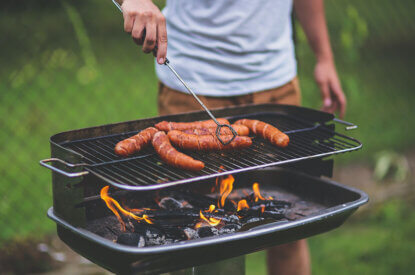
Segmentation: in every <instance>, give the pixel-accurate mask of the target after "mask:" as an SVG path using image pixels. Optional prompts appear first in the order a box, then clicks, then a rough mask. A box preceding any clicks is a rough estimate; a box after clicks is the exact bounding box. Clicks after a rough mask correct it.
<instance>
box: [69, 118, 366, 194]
mask: <svg viewBox="0 0 415 275" xmlns="http://www.w3.org/2000/svg"><path fill="white" fill-rule="evenodd" d="M244 117H245V118H253V119H259V120H262V121H265V122H267V123H270V124H272V125H274V126H276V127H278V128H279V129H280V130H282V131H284V132H285V133H287V134H288V135H289V136H290V144H289V146H288V147H286V148H278V147H275V146H273V145H271V144H270V143H269V142H268V141H266V140H264V139H262V138H258V137H255V138H254V139H253V144H252V146H251V147H250V148H246V149H243V150H238V151H229V152H184V153H186V154H188V155H190V156H192V157H193V158H195V159H198V160H201V161H203V162H204V163H205V168H204V169H203V170H202V171H198V172H190V171H184V170H181V169H176V168H173V167H170V166H168V165H166V164H164V163H163V162H162V161H161V160H160V158H159V157H158V156H157V154H156V153H155V152H154V150H153V149H152V148H151V146H149V147H148V148H146V149H144V150H142V151H141V152H140V153H139V154H136V155H133V156H131V157H129V158H122V157H119V156H117V155H115V154H114V146H115V144H116V143H117V142H119V141H120V140H123V139H125V138H127V137H130V136H132V135H134V134H136V133H137V132H130V133H124V134H117V135H111V136H102V137H97V138H91V139H84V140H76V141H70V142H67V143H63V144H61V145H62V146H64V147H66V148H69V149H71V150H73V151H76V152H78V153H80V154H81V155H82V156H83V157H84V159H85V162H86V163H87V167H86V168H85V169H86V170H88V171H90V172H91V173H93V174H94V175H96V176H98V177H100V178H101V179H103V180H105V181H106V182H108V183H109V184H111V185H114V186H116V187H119V188H122V189H128V190H151V189H158V188H163V187H168V186H172V185H177V184H182V183H187V182H191V181H197V180H203V179H207V178H212V177H217V176H221V175H226V174H231V173H237V172H242V171H247V170H251V169H258V168H262V167H267V166H272V165H279V164H284V163H288V162H294V161H300V160H304V159H309V158H316V157H323V156H328V155H332V154H338V153H343V152H347V151H352V150H356V149H359V148H360V147H361V144H360V142H358V141H357V140H355V139H353V138H350V137H347V136H344V135H341V134H338V133H335V132H333V131H331V130H329V129H327V128H326V127H324V126H321V125H319V124H312V123H309V122H306V121H302V120H299V119H297V118H294V117H292V116H288V115H285V114H279V113H263V114H254V115H248V116H247V115H245V116H244ZM239 118H240V117H233V118H231V119H230V121H231V122H232V121H235V120H237V119H239Z"/></svg>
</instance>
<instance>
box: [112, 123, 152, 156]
mask: <svg viewBox="0 0 415 275" xmlns="http://www.w3.org/2000/svg"><path fill="white" fill-rule="evenodd" d="M157 131H158V130H157V129H156V128H154V127H148V128H146V129H144V130H143V131H141V132H140V133H138V134H136V135H135V136H132V137H129V138H127V139H124V140H122V141H120V142H118V143H117V145H115V150H114V151H115V153H116V154H117V155H120V156H123V157H126V156H129V155H131V154H134V153H136V152H138V151H140V150H141V149H142V148H143V147H144V146H146V145H147V144H149V143H150V142H151V140H152V139H153V136H154V134H155V133H156V132H157Z"/></svg>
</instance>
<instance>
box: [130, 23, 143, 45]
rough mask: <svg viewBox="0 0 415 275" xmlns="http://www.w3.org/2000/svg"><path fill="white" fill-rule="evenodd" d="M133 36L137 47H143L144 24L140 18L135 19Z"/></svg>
mask: <svg viewBox="0 0 415 275" xmlns="http://www.w3.org/2000/svg"><path fill="white" fill-rule="evenodd" d="M131 36H132V38H133V40H134V42H135V43H136V44H137V45H140V46H141V45H143V42H144V41H143V36H144V22H143V20H142V19H140V17H139V16H136V17H135V20H134V27H133V30H132V32H131Z"/></svg>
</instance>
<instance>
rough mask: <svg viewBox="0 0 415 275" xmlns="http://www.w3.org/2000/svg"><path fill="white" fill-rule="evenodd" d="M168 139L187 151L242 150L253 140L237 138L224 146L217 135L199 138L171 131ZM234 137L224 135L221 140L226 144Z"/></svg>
mask: <svg viewBox="0 0 415 275" xmlns="http://www.w3.org/2000/svg"><path fill="white" fill-rule="evenodd" d="M168 137H169V139H170V141H171V143H173V144H174V145H175V146H177V147H179V148H181V149H185V150H200V151H212V150H231V149H242V148H246V147H249V146H251V144H252V140H251V138H250V137H241V136H236V137H235V139H234V140H232V142H231V143H229V144H227V145H223V144H222V143H221V142H220V141H219V140H218V138H217V137H216V136H215V135H203V136H197V135H192V134H186V133H184V132H182V131H177V130H173V131H169V133H168ZM232 137H233V136H232V135H223V136H221V139H222V140H223V141H225V142H227V141H229V140H230V139H232Z"/></svg>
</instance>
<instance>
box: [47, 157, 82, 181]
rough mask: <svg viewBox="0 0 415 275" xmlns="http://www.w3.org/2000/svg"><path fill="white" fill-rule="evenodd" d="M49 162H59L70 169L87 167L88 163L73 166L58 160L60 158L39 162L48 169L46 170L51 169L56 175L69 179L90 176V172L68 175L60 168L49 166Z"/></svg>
mask: <svg viewBox="0 0 415 275" xmlns="http://www.w3.org/2000/svg"><path fill="white" fill-rule="evenodd" d="M49 162H59V163H62V164H64V165H65V166H67V167H70V168H74V167H82V166H85V165H87V164H86V163H78V164H72V163H68V162H66V161H63V160H61V159H58V158H49V159H43V160H41V161H39V163H40V165H42V166H43V167H46V168H48V169H50V170H52V171H55V172H56V173H59V174H61V175H64V176H66V177H68V178H78V177H82V176H86V175H88V174H89V172H88V171H82V172H75V173H68V172H66V171H63V170H61V169H59V168H56V167H54V166H52V165H50V164H48V163H49Z"/></svg>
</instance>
